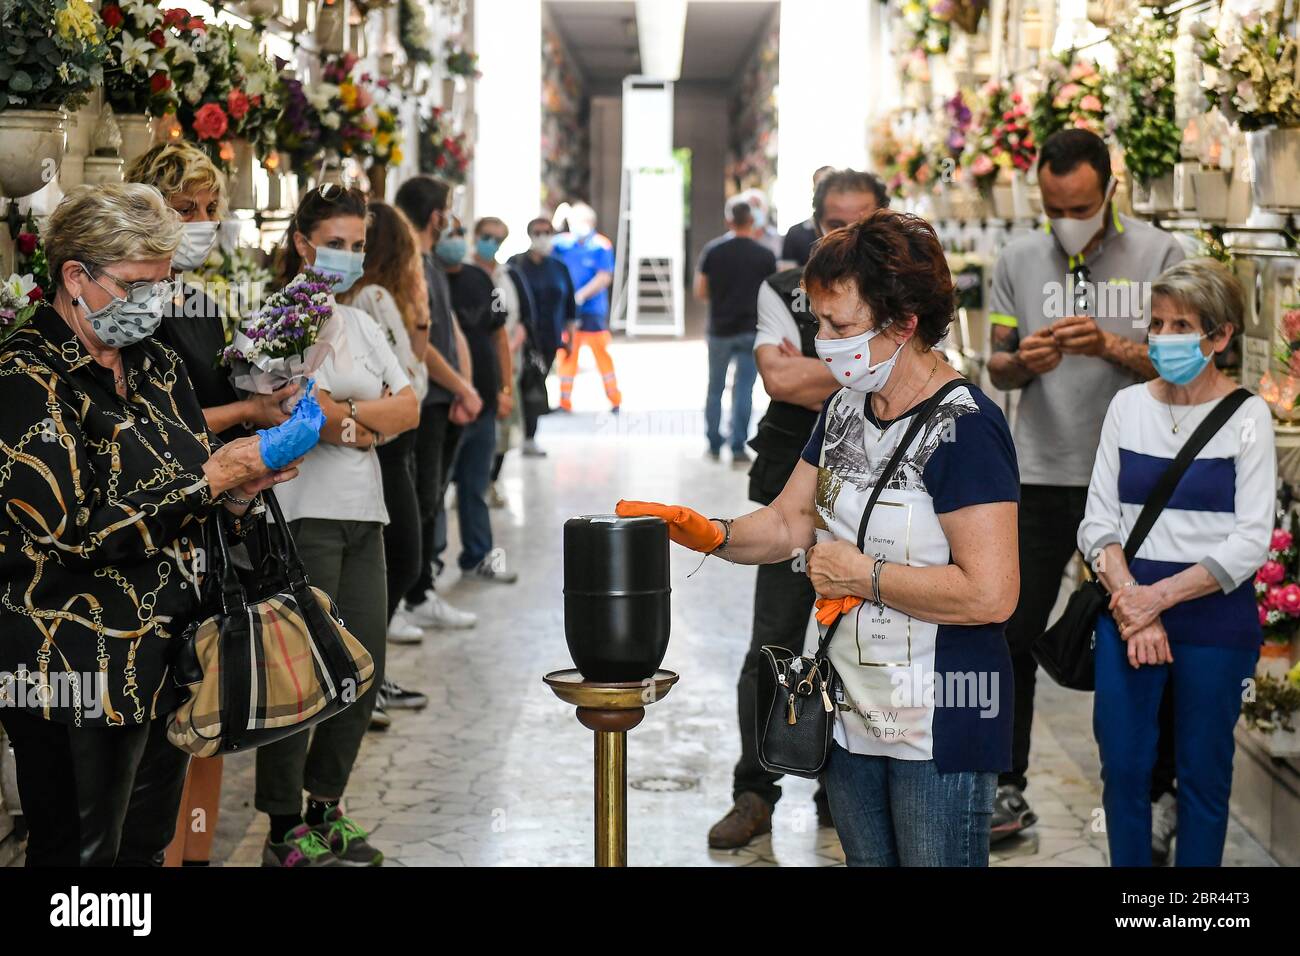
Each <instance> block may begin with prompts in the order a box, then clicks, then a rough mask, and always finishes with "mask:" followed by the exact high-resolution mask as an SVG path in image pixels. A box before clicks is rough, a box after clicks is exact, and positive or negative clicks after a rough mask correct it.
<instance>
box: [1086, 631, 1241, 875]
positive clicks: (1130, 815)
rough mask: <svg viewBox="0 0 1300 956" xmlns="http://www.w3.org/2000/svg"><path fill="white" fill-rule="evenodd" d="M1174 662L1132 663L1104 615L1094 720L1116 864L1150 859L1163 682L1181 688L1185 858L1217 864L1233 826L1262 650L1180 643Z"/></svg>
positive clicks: (1178, 761) (1180, 848) (1178, 854)
mask: <svg viewBox="0 0 1300 956" xmlns="http://www.w3.org/2000/svg"><path fill="white" fill-rule="evenodd" d="M1173 652H1174V661H1173V663H1172V664H1160V665H1143V666H1142V667H1137V668H1134V667H1133V666H1131V665H1130V664H1129V662H1128V653H1127V646H1126V645H1125V643H1124V641H1123V639H1121V638H1120V636H1119V632H1118V631H1117V630H1116V629H1115V621H1114V619H1112V618H1111V616H1110V615H1109V614H1102V616H1101V617H1100V618H1099V619H1098V621H1097V653H1096V668H1097V670H1096V674H1097V691H1096V696H1095V698H1094V701H1093V710H1092V728H1093V733H1094V734H1095V735H1096V737H1097V746H1098V748H1099V749H1100V751H1101V780H1102V788H1101V802H1102V806H1103V807H1104V808H1105V811H1106V841H1107V843H1109V844H1110V862H1111V865H1112V866H1150V865H1151V792H1150V788H1151V768H1152V767H1153V766H1154V765H1155V761H1156V737H1157V736H1158V735H1159V732H1160V726H1159V722H1158V720H1157V714H1158V713H1159V711H1160V699H1161V697H1162V696H1163V695H1164V691H1165V683H1166V682H1167V681H1171V680H1172V681H1173V689H1174V753H1175V757H1174V761H1175V767H1176V774H1177V779H1178V840H1177V841H1176V844H1175V846H1176V851H1175V859H1174V863H1175V865H1177V866H1218V865H1219V863H1220V862H1221V861H1222V858H1223V841H1224V839H1225V837H1226V836H1227V832H1228V796H1229V794H1231V792H1232V754H1233V750H1234V747H1235V744H1234V742H1233V738H1232V728H1233V725H1235V724H1236V722H1237V716H1238V715H1239V714H1240V713H1241V693H1242V688H1243V682H1244V681H1245V680H1246V679H1247V678H1249V677H1250V676H1251V674H1252V673H1253V672H1254V669H1255V659H1256V658H1257V657H1258V653H1257V652H1256V651H1255V650H1254V649H1251V650H1240V649H1236V648H1229V647H1213V646H1209V645H1202V644H1186V643H1181V642H1180V643H1178V644H1175V645H1173Z"/></svg>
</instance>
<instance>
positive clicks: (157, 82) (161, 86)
mask: <svg viewBox="0 0 1300 956" xmlns="http://www.w3.org/2000/svg"><path fill="white" fill-rule="evenodd" d="M171 86H172V78H171V77H170V76H168V75H167V74H166V73H164V72H163V71H162V70H159V71H158V72H157V73H155V74H153V76H151V77H149V91H150V92H151V93H155V94H157V93H161V92H162V91H163V90H169V89H171Z"/></svg>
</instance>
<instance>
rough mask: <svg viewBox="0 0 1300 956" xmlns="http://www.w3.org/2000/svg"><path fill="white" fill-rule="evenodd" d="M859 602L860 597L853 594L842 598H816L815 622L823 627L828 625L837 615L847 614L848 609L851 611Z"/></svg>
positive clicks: (860, 600)
mask: <svg viewBox="0 0 1300 956" xmlns="http://www.w3.org/2000/svg"><path fill="white" fill-rule="evenodd" d="M861 603H862V598H860V597H857V596H856V595H853V594H850V595H847V596H846V597H842V598H818V599H817V612H816V617H817V623H818V624H821V625H822V626H824V627H830V626H831V625H832V624H834V623H835V619H836V618H837V617H840V616H841V615H844V614H848V613H849V611H852V610H853V609H854V608H855V607H857V606H858V605H859V604H861Z"/></svg>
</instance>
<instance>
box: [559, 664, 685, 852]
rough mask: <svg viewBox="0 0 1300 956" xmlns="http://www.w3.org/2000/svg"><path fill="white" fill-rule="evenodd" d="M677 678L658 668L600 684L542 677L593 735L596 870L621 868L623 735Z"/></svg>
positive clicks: (566, 676)
mask: <svg viewBox="0 0 1300 956" xmlns="http://www.w3.org/2000/svg"><path fill="white" fill-rule="evenodd" d="M677 677H678V675H677V674H675V673H673V672H672V671H668V670H663V669H659V670H657V671H655V673H654V676H653V677H648V678H646V679H645V680H644V681H629V682H626V683H617V684H602V683H597V682H595V681H588V680H584V679H583V677H582V674H581V673H579V672H578V671H577V670H574V669H569V670H560V671H552V672H551V673H549V674H547V675H546V676H545V677H543V678H542V680H544V681H545V682H546V684H547V685H548V686H549V687H550V688H551V690H553V691H554V692H555V695H556V696H557V697H559V698H560V700H562V701H564V702H565V703H567V704H573V705H574V706H575V707H576V708H577V718H578V723H580V724H582V726H584V727H586V728H587V729H588V730H590V731H592V733H593V734H595V742H596V754H595V769H596V787H595V791H596V793H595V804H596V806H595V810H596V866H627V732H628V731H629V730H631V729H632V728H633V727H635V726H636V725H637V724H639V723H641V720H642V718H643V717H645V708H646V705H648V704H653V703H654V702H655V701H657V700H660V699H662V698H663V697H664V696H666V695H667V693H668V691H669V690H670V689H671V688H672V686H673V684H675V683H677Z"/></svg>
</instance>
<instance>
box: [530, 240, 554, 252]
mask: <svg viewBox="0 0 1300 956" xmlns="http://www.w3.org/2000/svg"><path fill="white" fill-rule="evenodd" d="M554 241H555V237H554V236H534V237H533V243H532V247H533V252H535V253H537V254H538V255H539V256H549V255H550V254H551V246H552V243H553V242H554Z"/></svg>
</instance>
